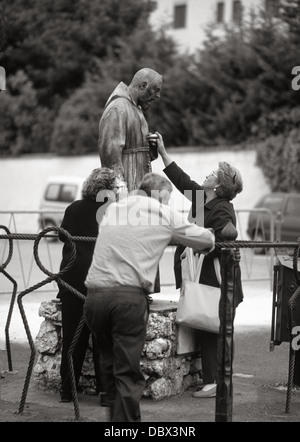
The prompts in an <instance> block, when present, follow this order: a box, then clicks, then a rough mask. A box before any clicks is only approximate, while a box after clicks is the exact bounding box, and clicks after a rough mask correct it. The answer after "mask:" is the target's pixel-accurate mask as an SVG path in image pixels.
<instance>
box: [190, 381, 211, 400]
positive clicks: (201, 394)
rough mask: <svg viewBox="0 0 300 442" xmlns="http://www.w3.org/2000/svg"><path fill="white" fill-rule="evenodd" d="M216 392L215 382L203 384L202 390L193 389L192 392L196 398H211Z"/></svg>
mask: <svg viewBox="0 0 300 442" xmlns="http://www.w3.org/2000/svg"><path fill="white" fill-rule="evenodd" d="M216 394H217V385H216V384H209V385H205V386H204V387H203V388H202V390H199V391H195V392H194V393H193V396H194V397H197V398H213V397H216Z"/></svg>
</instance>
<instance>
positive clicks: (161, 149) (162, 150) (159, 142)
mask: <svg viewBox="0 0 300 442" xmlns="http://www.w3.org/2000/svg"><path fill="white" fill-rule="evenodd" d="M155 133H156V135H157V152H158V153H159V155H160V156H161V158H162V160H163V162H164V165H165V166H168V165H169V164H171V163H172V162H173V160H172V158H171V157H170V155H169V154H167V151H166V148H165V143H164V140H163V137H162V136H161V134H160V133H159V132H155Z"/></svg>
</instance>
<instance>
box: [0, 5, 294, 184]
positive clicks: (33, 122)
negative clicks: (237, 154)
mask: <svg viewBox="0 0 300 442" xmlns="http://www.w3.org/2000/svg"><path fill="white" fill-rule="evenodd" d="M4 3H5V8H4V7H3V5H4ZM4 3H2V4H1V6H2V9H1V11H2V12H3V11H5V16H4V17H3V14H2V17H1V24H2V25H3V24H4V25H5V26H4V27H3V26H2V29H1V43H2V46H1V49H2V52H1V59H0V64H1V65H2V66H4V67H5V69H6V72H7V91H6V92H5V93H3V92H2V93H1V96H0V98H1V100H0V115H1V128H3V130H2V137H1V140H0V153H1V154H3V155H4V154H5V155H19V154H22V153H29V152H42V153H43V152H53V153H56V154H63V155H75V154H76V155H77V154H84V153H89V152H96V151H97V139H98V123H99V119H100V117H101V114H102V112H103V107H104V104H105V102H106V100H107V98H108V96H109V95H110V93H111V91H112V90H113V88H114V87H115V86H116V85H117V84H118V83H119V82H120V81H124V82H125V83H127V84H129V82H130V80H131V78H132V76H133V74H134V73H135V72H136V71H137V70H138V69H140V68H142V67H145V66H147V67H151V68H153V69H156V70H157V71H158V72H160V73H161V74H162V75H163V78H164V81H163V89H162V94H161V99H160V101H159V102H157V103H154V105H153V107H151V109H150V110H149V112H148V114H147V120H148V122H149V128H150V131H155V130H158V131H160V132H161V133H162V134H163V135H164V139H165V142H166V144H167V145H173V146H182V145H189V146H212V145H222V146H224V145H227V146H229V145H234V144H237V143H240V144H241V145H242V144H243V143H245V142H247V141H249V140H250V141H263V140H265V143H264V144H263V145H262V144H261V143H260V144H259V146H260V149H261V152H260V161H261V162H262V164H265V173H266V174H267V175H268V176H269V178H270V182H271V183H272V186H273V187H274V188H278V186H279V187H284V188H286V187H289V186H293V187H296V188H298V187H297V186H298V181H297V180H298V175H297V173H296V172H295V169H294V166H293V165H292V163H291V164H290V163H289V161H291V162H293V161H299V139H298V136H297V135H296V134H297V133H298V132H297V130H298V129H299V126H298V121H299V119H298V116H299V113H300V111H299V108H300V107H299V97H300V91H295V90H293V88H292V87H291V82H292V79H293V75H292V69H293V67H294V65H295V64H300V63H299V60H300V37H299V35H300V34H299V22H300V0H282V1H281V10H280V14H281V15H280V18H276V19H274V17H270V16H268V15H266V14H260V15H254V14H253V15H252V16H251V19H249V20H248V21H247V22H246V21H243V22H241V23H240V25H239V26H238V27H236V26H235V27H227V28H225V30H224V33H223V35H222V36H220V35H219V36H218V34H216V33H215V29H214V27H213V26H210V27H208V29H207V37H206V41H205V44H204V47H202V48H201V49H199V51H198V52H197V53H196V54H194V55H193V56H190V55H182V54H179V53H178V52H177V49H176V44H175V42H174V41H173V40H172V39H171V38H169V37H167V35H166V34H165V32H164V30H163V29H161V30H160V31H157V32H155V33H154V32H153V31H152V29H151V28H150V26H149V24H148V20H147V19H148V15H149V5H150V4H151V2H147V1H141V0H126V1H124V0H101V1H98V0H26V1H25V0H10V1H9V2H8V1H7V2H4ZM295 131H296V132H295ZM261 146H264V148H263V147H261ZM199 148H200V147H199ZM274 152H276V154H277V155H279V156H280V155H281V156H280V158H281V159H282V161H283V163H282V164H287V163H289V164H290V166H289V168H288V169H287V170H288V173H289V176H290V178H288V179H287V178H286V177H285V179H283V175H284V171H283V170H282V171H281V169H280V167H283V166H282V164H281V165H278V168H277V169H276V167H275V166H274V164H275V157H274V161H272V162H270V161H269V164H267V163H268V159H269V158H270V157H272V158H273V156H274V155H275V153H274ZM280 152H281V153H280ZM297 166H299V162H298V163H297ZM275 169H276V171H275ZM276 176H277V177H278V178H277V179H276V178H275V177H276Z"/></svg>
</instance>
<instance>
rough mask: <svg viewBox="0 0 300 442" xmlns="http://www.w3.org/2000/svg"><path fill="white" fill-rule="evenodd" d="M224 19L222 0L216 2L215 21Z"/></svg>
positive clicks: (221, 21) (220, 21)
mask: <svg viewBox="0 0 300 442" xmlns="http://www.w3.org/2000/svg"><path fill="white" fill-rule="evenodd" d="M223 21H224V2H218V3H217V23H223Z"/></svg>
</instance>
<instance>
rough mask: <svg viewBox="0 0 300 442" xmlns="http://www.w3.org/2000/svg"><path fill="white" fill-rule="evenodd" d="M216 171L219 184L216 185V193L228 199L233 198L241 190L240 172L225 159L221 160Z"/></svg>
mask: <svg viewBox="0 0 300 442" xmlns="http://www.w3.org/2000/svg"><path fill="white" fill-rule="evenodd" d="M217 173H218V181H219V184H220V186H218V187H216V195H217V196H219V197H221V198H226V199H228V200H229V201H231V200H233V198H235V197H236V195H237V194H238V193H240V192H241V191H242V190H243V180H242V176H241V174H240V172H239V171H238V170H237V169H236V168H235V167H232V166H231V165H230V164H228V163H226V161H221V162H220V163H219V169H218V172H217Z"/></svg>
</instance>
